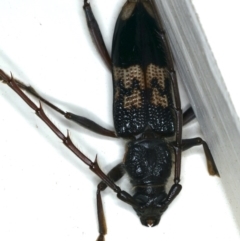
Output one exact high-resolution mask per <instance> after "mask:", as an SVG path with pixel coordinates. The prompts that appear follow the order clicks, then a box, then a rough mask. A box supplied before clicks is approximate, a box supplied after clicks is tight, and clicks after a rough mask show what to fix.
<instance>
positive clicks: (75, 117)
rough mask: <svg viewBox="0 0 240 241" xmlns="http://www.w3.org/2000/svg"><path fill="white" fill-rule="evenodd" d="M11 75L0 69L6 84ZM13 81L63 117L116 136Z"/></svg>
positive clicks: (96, 130) (99, 132) (107, 134)
mask: <svg viewBox="0 0 240 241" xmlns="http://www.w3.org/2000/svg"><path fill="white" fill-rule="evenodd" d="M10 78H11V77H10V76H8V75H7V74H5V73H4V72H3V71H2V70H1V69H0V79H1V80H2V81H3V83H5V84H7V83H8V80H9V79H10ZM14 81H15V83H16V84H17V85H18V87H20V88H21V89H23V90H25V91H26V92H27V93H29V94H31V95H33V96H35V97H36V98H38V99H39V100H41V101H42V102H43V103H45V104H47V105H48V106H49V107H51V108H52V109H53V110H55V111H57V112H58V113H60V114H61V115H63V116H64V117H65V118H67V119H69V120H71V121H74V122H75V123H77V124H79V125H80V126H83V127H85V128H87V129H89V130H91V131H93V132H95V133H97V134H100V135H104V136H109V137H116V134H115V131H112V130H108V129H106V128H104V127H102V126H100V125H98V124H97V123H96V122H94V121H92V120H89V119H87V118H85V117H83V116H79V115H75V114H73V113H70V112H65V111H63V110H61V109H60V108H58V107H57V106H55V105H54V104H52V103H51V102H49V101H48V100H46V99H44V98H43V97H42V96H41V95H39V94H38V93H37V91H36V90H35V89H34V88H32V87H31V86H27V85H25V84H24V83H22V82H21V81H19V80H17V79H14Z"/></svg>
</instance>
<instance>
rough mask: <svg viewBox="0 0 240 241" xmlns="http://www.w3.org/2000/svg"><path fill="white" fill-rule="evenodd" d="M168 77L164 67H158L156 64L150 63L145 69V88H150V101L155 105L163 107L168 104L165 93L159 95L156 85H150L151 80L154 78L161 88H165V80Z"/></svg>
mask: <svg viewBox="0 0 240 241" xmlns="http://www.w3.org/2000/svg"><path fill="white" fill-rule="evenodd" d="M167 77H168V72H167V70H166V68H160V67H158V66H157V65H154V64H150V65H148V67H147V71H146V83H147V88H148V89H150V90H152V98H151V103H152V104H153V105H156V106H159V105H160V106H162V107H163V108H165V107H167V106H168V100H167V96H166V95H161V93H160V92H159V91H158V89H157V88H156V87H152V80H153V79H156V80H157V83H158V85H159V86H160V88H161V89H162V90H164V89H165V81H166V79H167Z"/></svg>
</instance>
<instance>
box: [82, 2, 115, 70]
mask: <svg viewBox="0 0 240 241" xmlns="http://www.w3.org/2000/svg"><path fill="white" fill-rule="evenodd" d="M83 9H84V12H85V15H86V20H87V25H88V29H89V32H90V34H91V36H92V40H93V42H94V44H95V46H96V48H97V50H98V52H99V54H100V55H101V57H102V59H103V61H104V62H105V64H106V65H107V67H108V68H109V69H110V70H111V69H112V61H111V58H110V56H109V53H108V51H107V48H106V45H105V43H104V40H103V37H102V33H101V31H100V28H99V26H98V23H97V20H96V19H95V17H94V15H93V12H92V8H91V6H90V4H89V3H88V1H87V0H84V5H83Z"/></svg>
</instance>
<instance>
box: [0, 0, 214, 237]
mask: <svg viewBox="0 0 240 241" xmlns="http://www.w3.org/2000/svg"><path fill="white" fill-rule="evenodd" d="M151 4H152V3H151V2H150V1H139V2H138V1H137V2H136V1H129V2H128V3H126V5H125V6H124V8H123V10H122V12H121V14H120V17H119V20H118V23H117V24H116V30H115V37H114V39H113V43H114V44H115V45H114V44H113V46H114V47H113V49H114V50H113V54H112V55H113V58H112V60H113V64H114V67H113V79H114V90H115V92H114V107H113V109H114V114H113V116H114V119H115V127H116V136H118V137H123V138H126V139H131V141H130V142H129V144H128V147H127V152H126V154H125V162H124V166H123V164H119V165H117V166H116V168H114V169H113V170H112V172H110V173H109V176H110V178H108V177H107V176H104V174H103V173H102V172H101V170H100V169H99V168H98V166H97V165H96V164H92V162H90V160H85V161H86V164H89V165H90V166H92V169H93V170H94V169H95V168H96V171H95V170H94V172H96V174H97V175H99V176H101V177H102V179H103V180H104V182H101V183H100V185H99V187H98V208H99V213H100V215H99V223H100V236H99V240H101V239H103V236H104V234H105V233H106V230H105V226H104V221H103V220H104V216H103V214H102V213H103V209H102V206H101V196H100V192H101V191H103V190H104V189H105V188H106V183H107V184H108V185H109V186H110V187H111V188H113V189H114V190H115V191H116V192H117V193H118V197H119V198H120V199H121V200H123V201H124V202H127V203H128V204H130V205H131V206H133V208H134V210H135V211H136V212H137V214H138V216H139V217H140V220H141V223H142V224H143V225H145V226H155V225H157V224H158V222H159V220H160V217H161V214H162V213H163V212H164V211H165V210H166V208H167V207H168V205H169V204H170V203H171V202H172V201H173V199H174V198H175V197H176V195H177V194H178V193H179V192H180V190H181V186H180V184H179V182H180V159H181V150H185V149H188V148H190V147H192V146H194V145H198V144H203V145H204V149H205V152H206V156H207V157H208V164H210V165H212V166H213V169H214V168H215V166H214V162H213V160H212V157H211V154H210V152H209V150H208V147H207V145H206V143H205V142H204V141H202V140H201V139H192V140H184V141H183V143H181V142H182V138H181V128H182V123H181V118H182V117H181V116H182V113H181V109H180V99H179V96H178V95H179V94H178V88H177V82H176V76H175V72H174V69H173V64H172V59H171V54H170V52H169V49H168V46H167V43H166V38H165V34H164V31H163V30H162V27H161V26H160V27H157V26H158V24H159V23H158V19H157V18H156V17H155V16H156V15H155V12H154V9H153V8H152V6H151ZM84 6H85V10H86V12H87V17H89V18H92V15H91V14H92V13H91V9H90V5H89V3H88V2H87V1H85V5H84ZM138 14H139V15H138ZM135 16H141V17H142V16H143V17H144V19H141V18H140V19H137V20H136V19H135ZM153 16H154V17H153ZM122 19H124V20H122ZM130 19H133V21H132V22H131V23H130V24H131V25H132V24H134V23H135V24H136V23H137V24H136V26H134V27H138V28H139V27H140V26H142V25H143V23H145V22H146V23H147V22H151V24H149V25H147V26H144V29H140V30H139V29H138V31H137V33H139V34H140V33H141V36H145V31H147V30H149V29H151V28H150V26H153V28H152V30H154V31H150V30H149V32H150V34H149V35H146V36H150V37H152V36H151V34H153V33H157V36H153V37H152V39H151V38H150V40H148V39H147V40H146V41H153V42H155V45H153V49H147V50H146V51H145V52H144V51H142V46H150V45H146V43H145V42H144V41H143V43H142V42H140V43H139V42H134V43H131V44H134V48H135V45H136V46H138V45H140V48H139V49H140V50H141V52H138V51H136V54H135V56H133V57H134V58H133V59H131V61H129V60H127V61H126V59H128V57H129V55H128V53H129V51H126V56H121V54H122V52H124V51H125V49H127V48H129V49H130V50H131V49H133V45H129V46H128V43H127V44H126V43H125V45H124V47H122V46H121V44H119V43H118V42H122V40H125V41H127V42H128V39H127V38H126V36H125V37H124V38H123V39H122V37H119V35H122V34H123V35H126V34H124V31H123V30H122V29H121V25H123V21H126V22H127V25H128V24H129V22H128V20H129V21H130ZM146 19H147V20H146ZM94 24H95V22H94ZM90 27H91V26H90ZM98 31H99V30H98V29H94V30H93V33H94V34H95V35H99V32H98ZM141 31H143V32H141ZM119 32H120V33H119ZM130 33H131V31H129V30H127V35H129V34H130ZM143 33H144V35H143ZM118 34H119V35H118ZM158 37H159V38H160V39H162V40H161V41H160V40H159V39H158ZM131 39H133V38H131ZM139 39H140V38H137V39H136V41H139ZM144 40H145V39H144ZM101 41H102V39H101V37H100V38H99V37H97V42H98V43H99V42H101ZM123 42H124V41H123ZM156 43H157V44H159V46H160V48H158V47H159V46H158V45H157V44H156ZM100 45H102V43H101V44H100ZM155 47H156V48H155ZM135 49H136V48H135ZM100 50H101V51H105V49H104V48H101V49H100ZM148 50H151V51H148ZM149 52H151V53H153V55H150V54H149V56H148V53H149ZM139 53H140V55H139ZM124 54H125V53H124ZM142 54H143V55H144V57H146V58H143V57H142ZM155 55H157V57H156V56H155ZM103 56H105V57H106V56H107V54H106V53H104V54H103ZM153 56H154V57H156V59H152V57H153ZM158 56H160V57H159V59H158ZM131 57H132V55H131ZM122 58H123V59H124V58H126V59H124V60H122ZM119 59H120V60H119ZM105 60H106V62H107V63H109V62H108V60H107V58H105ZM142 60H144V61H142ZM136 61H139V63H138V62H136ZM119 62H120V64H119ZM143 62H144V63H143ZM121 63H124V65H121ZM108 66H109V67H110V68H111V66H110V65H109V64H108ZM134 73H137V77H136V76H134ZM149 73H157V74H156V75H155V76H154V77H151V78H150V77H149V76H150V75H151V74H149ZM128 74H130V76H131V75H133V76H134V77H133V78H130V85H131V86H129V83H128V82H129V79H126V78H125V76H127V75H128ZM1 76H2V78H3V79H4V81H6V82H8V84H9V85H11V86H12V87H13V88H14V90H15V91H18V92H19V89H18V87H17V85H15V84H14V82H13V81H12V80H11V77H9V76H7V75H6V74H4V73H3V72H2V73H1ZM145 76H146V77H145ZM145 78H146V79H149V80H145ZM146 83H147V84H146ZM146 86H147V87H146ZM22 87H23V86H22ZM19 94H20V95H21V96H22V97H23V98H26V97H25V95H23V93H22V92H19ZM37 97H39V96H37ZM39 98H40V99H41V97H39ZM42 101H43V102H44V100H43V99H42ZM27 102H28V104H30V105H32V103H31V102H30V101H29V100H27ZM150 106H151V107H150ZM54 108H55V107H54ZM34 109H36V110H37V112H38V115H40V116H42V118H43V119H44V120H45V121H46V122H47V123H48V124H49V125H50V126H52V124H51V122H50V121H49V120H48V119H47V117H46V116H44V113H43V111H42V109H38V108H37V107H35V106H34ZM55 109H56V108H55ZM150 110H151V111H150ZM146 112H147V113H148V114H146ZM64 115H65V116H66V117H67V118H69V119H72V120H74V121H76V122H78V123H80V124H81V125H83V126H85V127H89V129H91V130H92V131H95V132H98V133H100V134H104V135H107V136H115V132H112V131H108V130H106V129H103V128H101V127H100V126H98V125H96V124H95V123H93V122H92V121H91V120H88V119H80V118H79V116H78V117H77V116H75V115H73V114H71V113H67V114H66V113H65V114H64ZM156 115H157V116H158V118H155V116H156ZM146 116H147V117H146ZM159 116H163V117H161V118H160V117H159ZM166 116H167V117H166ZM125 117H126V118H127V119H125ZM149 117H151V118H149ZM159 119H161V121H159ZM162 123H164V124H162ZM52 128H53V129H55V127H53V126H52ZM55 131H56V132H58V131H57V130H55ZM58 134H59V132H58ZM175 135H176V137H175V139H174V140H171V139H172V137H174V136H175ZM59 136H60V137H61V138H62V135H61V134H59ZM165 138H166V139H167V140H168V141H166V140H165ZM63 139H64V138H63ZM64 142H65V144H66V145H68V146H70V148H72V143H71V142H70V139H69V138H68V137H67V138H66V139H64ZM67 142H70V144H67ZM73 149H74V151H75V153H78V155H80V156H81V155H82V154H80V153H79V151H77V150H76V149H75V147H74V148H73ZM174 151H175V156H176V160H175V162H176V165H175V180H174V185H173V186H172V188H171V189H170V191H169V192H168V193H166V191H165V189H164V188H163V186H164V185H165V183H166V181H167V178H168V177H169V175H170V169H171V167H172V161H173V159H172V155H173V154H172V153H174ZM159 153H161V155H159ZM138 155H139V156H138ZM81 157H82V158H83V159H84V158H85V157H84V156H81ZM148 158H150V159H148ZM161 158H163V159H161ZM142 159H148V160H150V163H148V165H145V163H142V162H141V161H140V160H142ZM155 159H157V162H155ZM141 164H144V165H145V166H146V168H147V169H146V172H147V173H145V171H142V170H141V169H144V166H141ZM155 164H156V165H157V166H159V167H158V168H159V169H155V170H154V171H155V172H157V174H156V175H155V176H154V175H153V174H152V175H150V174H149V172H150V169H152V168H153V167H154V165H155ZM136 165H137V166H138V168H136V167H135V168H134V166H136ZM124 170H126V172H128V174H129V176H130V177H131V179H132V183H133V184H134V186H135V191H136V193H135V195H134V196H133V197H132V196H130V195H129V194H127V193H125V192H122V191H120V190H119V189H118V187H116V185H115V184H114V183H113V182H112V180H111V179H113V180H114V181H115V180H117V179H119V178H120V177H121V176H122V175H123V171H124ZM161 171H163V172H162V173H161ZM159 173H161V175H160V176H159ZM213 174H217V171H216V170H213ZM137 175H140V176H141V175H143V177H140V179H139V177H138V176H137ZM138 179H139V180H138ZM143 179H146V180H143ZM160 179H161V180H160Z"/></svg>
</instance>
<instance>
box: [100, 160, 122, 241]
mask: <svg viewBox="0 0 240 241" xmlns="http://www.w3.org/2000/svg"><path fill="white" fill-rule="evenodd" d="M123 165H124V164H123V163H120V164H118V165H117V166H115V167H114V168H113V169H112V170H111V171H110V172H109V173H108V174H107V176H108V177H110V179H111V180H112V181H113V182H117V181H118V180H119V179H121V178H122V177H123V175H124V174H125V169H124V167H123ZM106 188H107V185H106V184H105V183H104V182H103V181H102V182H100V183H99V184H98V187H97V214H98V227H99V236H98V239H97V241H104V235H106V234H107V225H106V219H105V215H104V210H103V205H102V197H101V192H102V191H104V190H105V189H106Z"/></svg>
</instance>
